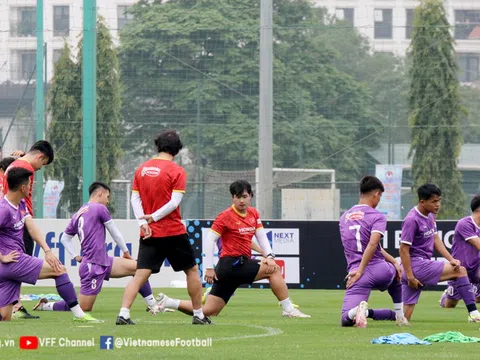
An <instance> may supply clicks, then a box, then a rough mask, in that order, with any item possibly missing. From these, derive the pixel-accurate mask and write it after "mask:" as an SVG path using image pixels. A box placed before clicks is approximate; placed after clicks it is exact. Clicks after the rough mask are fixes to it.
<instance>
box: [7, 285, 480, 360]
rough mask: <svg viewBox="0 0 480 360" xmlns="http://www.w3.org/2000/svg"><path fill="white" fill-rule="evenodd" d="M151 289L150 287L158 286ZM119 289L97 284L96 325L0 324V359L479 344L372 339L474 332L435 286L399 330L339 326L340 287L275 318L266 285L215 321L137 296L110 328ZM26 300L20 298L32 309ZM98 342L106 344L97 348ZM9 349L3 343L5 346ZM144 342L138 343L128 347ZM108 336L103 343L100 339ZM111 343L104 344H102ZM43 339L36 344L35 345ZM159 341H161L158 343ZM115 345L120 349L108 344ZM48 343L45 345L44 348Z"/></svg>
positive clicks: (52, 319) (413, 353) (275, 354)
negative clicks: (158, 307)
mask: <svg viewBox="0 0 480 360" xmlns="http://www.w3.org/2000/svg"><path fill="white" fill-rule="evenodd" d="M159 291H160V290H159V289H155V293H157V292H159ZM162 291H165V293H167V294H168V295H170V296H173V297H175V296H178V297H182V298H185V296H186V289H164V290H162ZM23 292H24V293H25V292H32V293H53V292H55V290H54V289H53V288H41V287H28V288H27V287H24V288H23ZM122 294H123V289H108V288H107V289H104V290H103V291H102V293H101V294H100V296H99V298H98V300H97V303H96V305H95V309H94V310H95V311H94V312H93V314H94V316H95V317H97V318H99V319H103V320H105V323H103V324H81V325H79V324H74V323H73V322H72V316H71V314H70V313H69V312H68V313H67V312H36V313H35V314H36V315H40V316H41V319H39V320H13V321H12V322H10V323H8V322H0V344H1V345H2V347H1V349H0V359H18V358H22V359H23V358H25V359H52V360H54V359H83V360H87V359H119V360H120V359H197V358H198V359H217V360H220V359H245V360H250V359H267V358H269V359H294V360H299V359H307V358H310V359H375V360H381V359H385V360H390V359H408V360H413V359H478V358H479V356H480V354H479V350H480V344H432V345H430V346H420V345H416V346H398V345H397V346H394V345H372V344H370V341H371V340H372V338H374V337H379V336H384V335H390V334H393V333H398V332H410V333H411V334H413V335H415V336H417V337H418V338H423V337H425V336H428V335H431V334H435V333H439V332H445V331H460V332H462V333H463V334H464V335H468V336H476V337H480V330H479V327H480V324H471V323H467V311H466V309H465V308H464V306H463V303H461V304H460V305H461V306H459V307H458V308H456V309H442V308H440V306H439V305H438V299H439V296H440V293H439V292H425V293H423V295H422V297H421V300H420V303H419V304H418V305H417V309H416V310H415V313H414V319H413V322H412V326H411V327H409V328H398V327H396V326H395V324H394V323H393V322H374V321H372V320H370V319H369V320H370V321H369V324H368V328H367V329H355V328H342V327H340V326H339V321H340V313H339V311H340V307H341V300H342V296H343V291H325V290H292V291H291V298H292V299H293V301H294V302H295V303H297V304H299V305H300V308H301V310H302V311H303V312H305V313H307V314H310V315H312V318H311V319H287V318H282V317H281V316H280V314H281V308H280V307H279V306H278V304H277V302H276V300H275V299H274V297H273V295H272V293H271V292H270V290H268V289H262V290H260V289H240V290H238V291H237V292H236V293H235V296H234V297H233V298H232V300H231V301H230V304H229V305H228V306H227V308H226V309H225V310H224V312H223V313H222V314H221V315H220V316H219V317H217V318H213V321H214V323H215V325H212V326H193V325H191V317H188V316H186V315H184V314H182V313H180V312H178V311H177V312H174V313H162V314H159V315H157V316H156V317H153V316H151V315H150V314H149V313H147V312H145V305H144V302H143V300H142V299H141V298H140V297H137V300H136V301H135V304H134V306H133V308H132V319H133V320H134V321H136V322H137V325H136V326H116V325H115V318H116V316H117V314H118V311H119V308H120V304H121V297H122ZM369 304H370V306H371V307H372V308H375V307H390V303H389V297H388V294H386V293H385V294H382V293H378V292H374V293H373V295H372V297H371V298H370V301H369ZM33 305H34V304H33V302H25V306H26V307H27V309H31V307H32V306H33ZM21 336H37V337H38V340H39V342H40V344H39V347H38V349H36V350H20V349H19V338H20V337H21ZM101 336H112V337H113V339H111V338H110V340H108V339H109V338H104V339H103V346H104V347H107V346H108V347H110V348H111V350H103V349H101V348H100V347H101V341H100V337H101ZM195 338H196V339H198V340H199V341H200V340H204V341H203V342H204V343H206V344H207V345H209V343H208V341H207V339H210V338H211V346H207V347H187V346H183V347H182V346H181V345H182V341H185V345H186V342H187V341H190V340H192V339H194V340H195ZM9 340H13V343H14V347H6V345H10V346H11V345H12V342H11V341H9ZM72 340H73V341H78V340H90V341H91V342H92V341H93V342H94V346H91V347H67V346H64V347H61V346H60V345H59V344H60V343H62V345H65V342H66V341H72ZM142 340H145V343H144V344H138V345H144V346H137V347H128V345H129V342H131V344H130V345H133V344H134V343H135V342H138V341H142ZM146 340H169V341H171V342H172V343H173V344H174V345H176V344H177V343H178V345H177V346H176V347H172V346H168V347H167V346H166V345H165V344H164V345H165V346H164V347H160V346H155V347H148V345H152V346H153V345H155V344H154V343H153V342H148V341H146ZM107 341H108V343H107ZM110 341H111V342H112V345H109V342H110ZM42 342H43V346H42ZM158 343H159V344H160V342H158ZM115 344H117V345H122V347H115ZM47 345H48V346H47Z"/></svg>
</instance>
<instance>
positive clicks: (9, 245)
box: [0, 168, 99, 322]
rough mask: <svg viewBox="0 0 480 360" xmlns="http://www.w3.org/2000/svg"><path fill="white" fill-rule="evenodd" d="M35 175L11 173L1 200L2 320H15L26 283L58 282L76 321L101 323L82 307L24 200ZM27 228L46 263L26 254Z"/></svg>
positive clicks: (63, 267) (59, 290)
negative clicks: (22, 289)
mask: <svg viewBox="0 0 480 360" xmlns="http://www.w3.org/2000/svg"><path fill="white" fill-rule="evenodd" d="M32 175H33V173H32V172H31V171H29V170H27V169H23V168H12V169H10V170H9V171H8V174H7V181H8V192H7V194H6V195H5V197H4V198H3V199H2V200H0V253H1V255H0V316H1V320H3V321H8V320H10V319H11V316H12V309H13V303H14V302H15V301H16V300H17V299H18V298H19V296H20V285H21V284H22V282H25V283H27V284H32V285H35V283H36V282H37V280H39V279H55V284H56V286H57V291H58V294H59V295H60V296H61V297H62V299H63V300H64V301H65V303H66V304H67V305H66V306H67V307H68V309H69V310H70V311H71V312H72V313H73V316H74V318H73V320H74V321H79V322H99V321H98V320H97V319H95V318H93V317H92V316H90V315H89V314H85V313H84V312H83V310H82V309H81V308H80V306H79V305H78V301H77V295H76V293H75V288H74V287H73V284H72V283H71V281H70V278H69V277H68V274H67V270H66V268H65V266H63V265H62V264H61V263H60V261H59V260H58V259H57V258H56V257H55V255H53V253H52V250H51V249H50V248H49V247H48V245H47V243H46V242H45V240H44V237H43V235H42V233H41V232H40V230H39V229H38V228H37V226H36V225H35V224H34V222H33V219H32V217H31V216H30V214H29V212H28V210H27V207H26V204H25V201H24V198H26V197H27V196H28V194H29V191H30V181H31V180H30V177H31V176H32ZM24 227H26V228H27V229H28V231H29V233H30V235H31V236H32V239H33V240H34V241H35V242H36V243H37V244H38V245H39V246H40V247H41V248H42V249H43V251H44V252H45V261H44V260H41V259H38V258H36V257H32V256H30V255H27V254H25V244H24V242H23V231H24Z"/></svg>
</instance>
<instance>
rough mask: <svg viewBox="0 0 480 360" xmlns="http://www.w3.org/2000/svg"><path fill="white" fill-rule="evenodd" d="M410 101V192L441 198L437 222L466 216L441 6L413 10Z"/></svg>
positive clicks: (455, 96) (433, 0)
mask: <svg viewBox="0 0 480 360" xmlns="http://www.w3.org/2000/svg"><path fill="white" fill-rule="evenodd" d="M414 29H415V30H414V32H413V39H412V43H411V49H410V56H411V60H412V63H411V67H410V69H409V73H410V76H411V84H410V91H409V98H408V105H409V113H410V117H409V123H410V126H411V129H412V142H411V148H410V156H411V157H413V159H412V179H413V182H414V183H413V187H414V188H417V187H418V186H421V185H422V184H423V183H426V182H433V183H435V184H437V185H438V186H439V187H440V188H441V189H442V192H443V196H442V198H443V199H444V200H443V208H442V210H441V213H440V218H450V219H453V218H458V217H461V216H463V215H464V213H465V209H466V206H465V202H466V197H465V194H464V193H463V190H462V187H461V179H462V176H461V173H460V171H459V170H458V169H457V159H458V156H459V154H460V149H461V145H462V135H461V132H460V118H461V116H462V112H463V108H462V106H461V103H460V98H459V82H458V79H457V65H456V61H455V53H454V48H453V43H454V40H453V38H452V36H451V34H450V30H449V24H448V21H447V19H446V17H445V10H444V7H443V3H442V1H440V0H425V1H424V2H423V3H422V4H421V5H420V6H419V7H417V8H416V9H415V15H414Z"/></svg>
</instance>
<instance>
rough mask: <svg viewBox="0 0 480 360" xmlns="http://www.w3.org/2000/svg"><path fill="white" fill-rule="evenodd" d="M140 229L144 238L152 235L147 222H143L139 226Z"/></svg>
mask: <svg viewBox="0 0 480 360" xmlns="http://www.w3.org/2000/svg"><path fill="white" fill-rule="evenodd" d="M140 229H141V230H142V233H143V239H144V240H145V239H148V238H149V237H151V236H152V229H151V228H150V226H148V224H143V225H142V226H140Z"/></svg>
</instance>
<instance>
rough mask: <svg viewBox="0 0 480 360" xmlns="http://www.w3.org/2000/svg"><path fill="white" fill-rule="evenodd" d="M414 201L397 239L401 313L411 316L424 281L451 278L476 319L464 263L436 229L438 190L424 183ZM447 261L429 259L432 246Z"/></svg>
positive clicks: (433, 282) (479, 317) (432, 282)
mask: <svg viewBox="0 0 480 360" xmlns="http://www.w3.org/2000/svg"><path fill="white" fill-rule="evenodd" d="M417 194H418V205H417V206H415V207H414V208H413V209H412V210H410V211H409V212H408V214H407V216H406V217H405V219H404V220H403V224H402V237H401V241H400V257H401V259H402V266H403V269H404V272H403V277H402V296H403V302H404V304H405V305H404V311H405V316H406V317H407V319H408V320H410V318H411V317H412V314H413V310H414V309H415V305H416V304H417V302H418V299H419V298H420V294H421V292H422V288H423V286H424V285H436V284H437V283H438V282H439V281H445V280H452V285H453V286H454V287H455V289H456V290H457V291H458V293H459V295H460V297H461V298H462V299H463V301H464V302H465V305H466V306H467V310H468V313H469V317H468V320H469V321H472V322H480V313H479V312H478V311H477V306H476V305H475V295H474V294H473V292H472V291H471V285H470V280H469V279H468V273H467V270H466V269H465V267H463V266H460V261H459V260H458V259H455V258H453V256H452V255H450V253H449V252H448V250H447V249H446V248H445V245H444V244H443V241H442V239H440V236H438V233H437V224H436V222H435V214H437V213H438V211H439V210H440V201H441V198H440V197H441V195H442V192H441V190H440V189H439V188H438V187H437V186H436V185H434V184H424V185H422V186H420V187H419V188H418V190H417ZM434 248H435V249H436V250H437V251H438V253H439V254H440V255H441V256H443V257H444V258H445V259H446V260H447V261H448V262H447V263H445V262H443V261H435V260H431V258H432V256H433V249H434Z"/></svg>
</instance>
